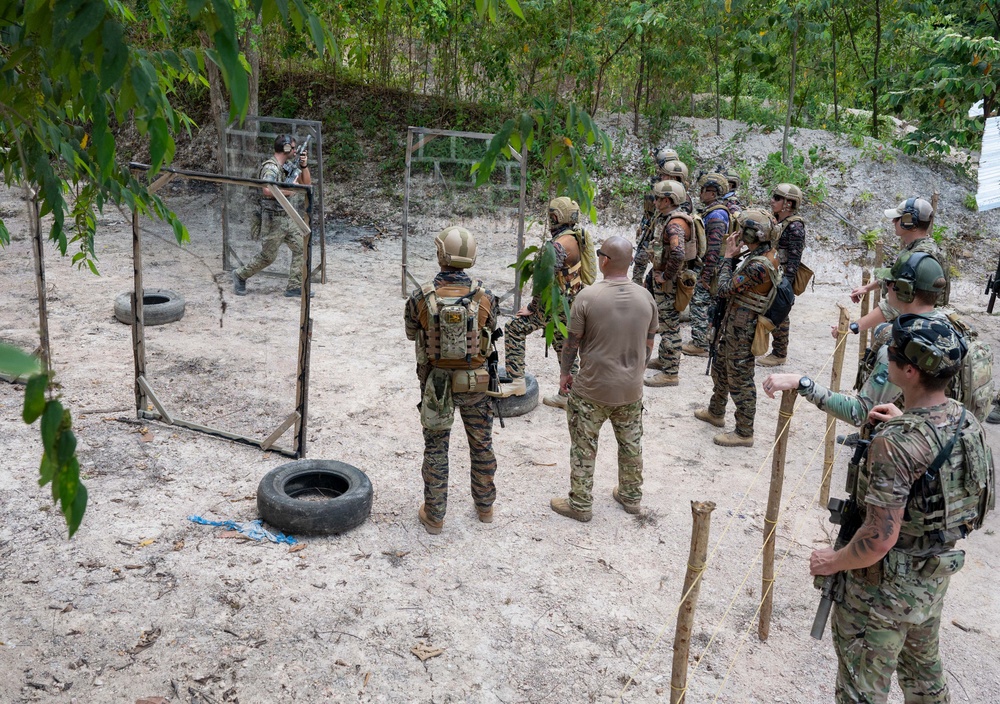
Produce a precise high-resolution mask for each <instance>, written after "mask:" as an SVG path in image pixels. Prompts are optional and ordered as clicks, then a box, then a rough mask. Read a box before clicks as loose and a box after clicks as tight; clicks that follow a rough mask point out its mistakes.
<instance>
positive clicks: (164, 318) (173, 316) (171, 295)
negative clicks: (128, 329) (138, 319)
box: [115, 288, 184, 325]
mask: <svg viewBox="0 0 1000 704" xmlns="http://www.w3.org/2000/svg"><path fill="white" fill-rule="evenodd" d="M115 317H116V318H118V320H119V321H121V322H123V323H125V324H126V325H131V324H132V292H131V291H126V292H125V293H121V294H118V297H117V298H115ZM183 317H184V297H183V296H181V295H180V294H179V293H177V292H176V291H170V290H169V289H165V288H147V289H145V290H144V291H143V293H142V319H143V323H145V324H146V325H166V324H167V323H173V322H175V321H178V320H180V319H181V318H183Z"/></svg>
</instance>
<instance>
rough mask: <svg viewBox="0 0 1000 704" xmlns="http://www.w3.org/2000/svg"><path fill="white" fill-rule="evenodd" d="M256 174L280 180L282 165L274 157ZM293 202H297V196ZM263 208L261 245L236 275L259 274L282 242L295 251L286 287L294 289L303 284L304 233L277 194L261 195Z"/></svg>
mask: <svg viewBox="0 0 1000 704" xmlns="http://www.w3.org/2000/svg"><path fill="white" fill-rule="evenodd" d="M257 178H259V179H260V180H261V181H272V182H274V183H281V182H282V180H283V179H282V178H281V166H280V165H279V164H278V162H277V161H275V160H274V158H273V157H272V158H270V159H268V160H267V161H265V162H264V163H263V164H261V167H260V172H259V173H258V174H257ZM289 200H291V202H292V203H293V204H294V202H295V201H294V200H292V199H289ZM260 210H261V238H262V242H261V247H260V252H258V253H257V255H256V256H255V257H254V258H253V259H251V260H250V261H249V262H247V263H246V265H244V266H242V267H240V268H239V269H237V270H236V276H238V277H239V278H241V279H243V280H244V281H246V280H247V279H249V278H250V277H251V276H254V275H255V274H259V273H260V272H261V271H263V270H264V269H266V268H267V267H269V266H271V264H273V263H274V260H275V259H277V258H278V249H279V248H280V247H281V245H282V244H285V245H287V246H288V250H289V251H290V252H291V253H292V263H291V265H290V266H289V267H288V284H287V286H286V288H290V289H294V288H301V287H302V266H303V262H304V252H305V249H304V248H303V243H302V240H303V237H302V233H301V232H299V229H298V228H297V227H296V226H295V224H294V223H293V222H292V219H291V218H289V217H288V214H287V213H286V212H285V211H284V209H283V208H282V207H281V205H280V204H279V203H278V201H277V200H275V199H274V198H268V197H266V196H264V195H263V193H262V194H261V196H260Z"/></svg>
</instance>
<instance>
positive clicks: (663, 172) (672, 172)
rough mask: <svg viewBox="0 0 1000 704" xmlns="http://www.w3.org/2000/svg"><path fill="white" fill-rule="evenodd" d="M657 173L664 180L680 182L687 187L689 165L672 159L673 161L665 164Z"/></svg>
mask: <svg viewBox="0 0 1000 704" xmlns="http://www.w3.org/2000/svg"><path fill="white" fill-rule="evenodd" d="M657 173H658V174H659V175H660V176H662V177H663V178H668V179H672V180H674V181H679V182H680V183H683V184H685V185H687V183H688V167H687V164H685V163H684V162H683V161H680V160H679V159H672V160H671V161H668V162H665V163H664V164H663V165H662V166H661V167H660V168H659V169H657Z"/></svg>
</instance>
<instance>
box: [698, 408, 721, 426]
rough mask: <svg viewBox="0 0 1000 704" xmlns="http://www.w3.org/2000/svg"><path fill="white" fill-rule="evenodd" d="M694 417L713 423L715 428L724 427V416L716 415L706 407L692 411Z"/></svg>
mask: <svg viewBox="0 0 1000 704" xmlns="http://www.w3.org/2000/svg"><path fill="white" fill-rule="evenodd" d="M694 417H695V418H697V419H698V420H703V421H705V422H706V423H708V424H709V425H714V426H715V427H716V428H725V427H726V417H725V416H724V415H723V416H717V415H715V414H714V413H712V412H711V411H710V410H708V409H707V408H699V409H698V410H697V411H695V412H694Z"/></svg>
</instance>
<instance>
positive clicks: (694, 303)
mask: <svg viewBox="0 0 1000 704" xmlns="http://www.w3.org/2000/svg"><path fill="white" fill-rule="evenodd" d="M728 192H729V181H728V179H727V178H726V177H725V176H724V175H723V174H720V173H710V174H705V176H703V177H702V179H701V202H702V205H703V206H704V208H703V210H702V211H701V217H702V218H703V219H704V221H705V239H706V240H707V243H708V248H707V249H706V251H705V259H704V261H703V262H702V266H701V271H700V272H699V273H698V283H696V284H695V287H694V297H693V298H692V299H691V342H689V343H687V342H686V343H684V344H683V345H682V346H681V350H682V351H683V352H684V354H687V355H691V356H693V357H707V356H708V345H709V339H708V326H709V324H710V322H711V320H712V318H713V317H714V315H715V301H714V300H713V295H712V294H713V290H714V288H715V286H716V285H717V284H718V281H717V277H718V270H719V259H720V257H721V255H722V243H723V241H724V240H725V239H726V237H728V236H729V233H730V230H731V229H732V227H731V223H734V222H735V220H734V219H733V216H734V215H735V214H738V212H739V211H737V212H736V213H733V212H730V210H729V206H728V205H727V204H726V201H725V195H726V194H727V193H728Z"/></svg>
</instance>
